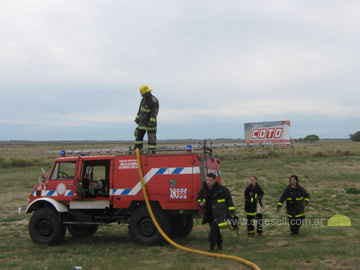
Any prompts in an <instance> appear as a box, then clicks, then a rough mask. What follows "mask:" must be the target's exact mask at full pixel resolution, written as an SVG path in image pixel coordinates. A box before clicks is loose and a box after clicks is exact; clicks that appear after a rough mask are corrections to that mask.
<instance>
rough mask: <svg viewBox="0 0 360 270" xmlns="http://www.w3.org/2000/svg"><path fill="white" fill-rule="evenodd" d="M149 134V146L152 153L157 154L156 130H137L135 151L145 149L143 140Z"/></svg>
mask: <svg viewBox="0 0 360 270" xmlns="http://www.w3.org/2000/svg"><path fill="white" fill-rule="evenodd" d="M146 132H147V134H148V146H149V150H150V152H151V153H155V151H156V130H144V129H138V128H136V129H135V133H134V135H135V149H136V148H139V149H142V148H143V139H144V136H145V133H146Z"/></svg>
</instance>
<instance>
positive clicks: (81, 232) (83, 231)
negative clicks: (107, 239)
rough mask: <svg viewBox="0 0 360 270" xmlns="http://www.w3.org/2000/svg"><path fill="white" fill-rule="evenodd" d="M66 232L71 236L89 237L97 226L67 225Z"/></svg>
mask: <svg viewBox="0 0 360 270" xmlns="http://www.w3.org/2000/svg"><path fill="white" fill-rule="evenodd" d="M67 227H68V231H69V233H70V234H71V235H72V236H78V237H82V236H91V235H93V234H94V233H96V231H97V229H98V227H99V226H98V225H96V224H95V225H81V224H69V225H68V226H67Z"/></svg>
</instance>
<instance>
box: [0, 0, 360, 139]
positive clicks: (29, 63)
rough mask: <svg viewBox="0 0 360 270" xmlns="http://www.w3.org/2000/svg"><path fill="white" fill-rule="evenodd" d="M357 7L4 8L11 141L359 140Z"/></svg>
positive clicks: (0, 28) (1, 55)
mask: <svg viewBox="0 0 360 270" xmlns="http://www.w3.org/2000/svg"><path fill="white" fill-rule="evenodd" d="M359 14H360V1H358V0H354V1H350V0H349V1H347V0H344V1H338V0H336V1H335V0H326V1H325V0H317V1H313V0H312V1H310V0H309V1H306V0H293V1H289V0H284V1H277V0H273V1H265V0H264V1H256V0H255V1H254V0H253V1H248V0H247V1H245V0H234V1H227V0H224V1H220V0H218V1H212V0H206V1H205V0H196V1H190V0H189V1H186V0H163V1H160V0H152V1H148V0H139V1H138V0H129V1H125V0H124V1H120V0H113V1H111V0H99V1H94V0H86V1H85V0H75V1H74V0H71V1H70V0H69V1H66V0H64V1H57V0H51V1H49V0H32V1H28V0H16V1H15V0H0V140H132V139H133V131H134V128H135V126H136V125H135V123H134V118H135V115H136V113H137V110H138V106H139V102H140V99H141V97H140V95H139V92H138V88H139V87H140V86H141V85H142V84H148V85H149V86H150V87H151V88H152V89H153V91H152V92H153V94H154V95H155V96H156V97H157V98H158V99H159V101H160V111H159V116H158V123H159V124H158V138H159V139H187V138H195V139H206V138H213V139H214V138H243V137H244V123H248V122H262V121H276V120H290V121H291V136H292V137H293V138H301V137H304V136H306V135H309V134H317V135H318V136H319V137H320V138H349V134H351V133H355V132H356V131H358V130H360V106H359V104H360V89H359V88H360V74H359V73H360V16H359Z"/></svg>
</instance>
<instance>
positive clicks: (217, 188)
mask: <svg viewBox="0 0 360 270" xmlns="http://www.w3.org/2000/svg"><path fill="white" fill-rule="evenodd" d="M197 202H198V204H200V203H201V202H205V207H204V216H203V221H202V224H206V223H209V225H210V233H209V242H210V250H213V249H214V247H215V245H217V246H218V249H222V242H223V240H222V236H221V233H220V228H222V227H224V226H225V227H226V226H227V219H228V217H229V215H235V207H234V203H233V201H232V198H231V194H230V191H229V190H228V189H227V188H226V187H225V186H223V185H221V184H219V183H217V182H216V183H215V185H214V187H213V188H211V189H209V187H208V186H207V185H206V184H204V185H203V187H202V188H201V190H200V191H199V194H198V197H197Z"/></svg>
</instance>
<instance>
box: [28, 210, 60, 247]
mask: <svg viewBox="0 0 360 270" xmlns="http://www.w3.org/2000/svg"><path fill="white" fill-rule="evenodd" d="M29 232H30V237H31V239H32V240H33V241H34V242H35V243H37V244H47V245H56V244H58V243H60V242H61V241H62V240H63V239H64V237H65V233H66V226H65V225H63V224H62V223H61V221H60V219H59V216H58V215H57V214H56V213H55V212H54V211H53V210H51V209H50V208H41V209H39V210H36V211H35V213H34V214H33V215H32V217H31V219H30V223H29Z"/></svg>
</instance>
